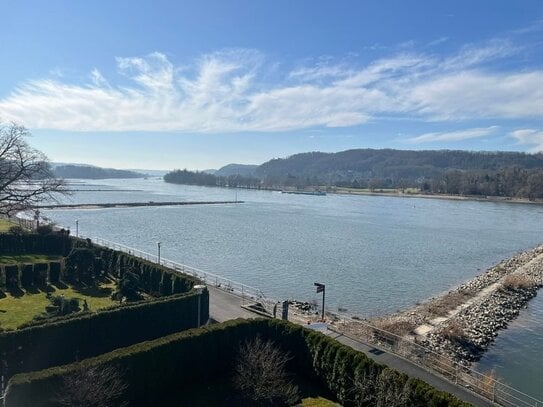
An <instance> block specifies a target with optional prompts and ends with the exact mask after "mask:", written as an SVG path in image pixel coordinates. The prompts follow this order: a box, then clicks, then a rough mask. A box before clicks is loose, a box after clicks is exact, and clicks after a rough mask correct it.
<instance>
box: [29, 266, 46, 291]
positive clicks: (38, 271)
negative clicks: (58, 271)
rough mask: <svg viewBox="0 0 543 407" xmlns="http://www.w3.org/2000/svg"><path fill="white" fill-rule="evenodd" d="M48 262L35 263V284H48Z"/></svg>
mask: <svg viewBox="0 0 543 407" xmlns="http://www.w3.org/2000/svg"><path fill="white" fill-rule="evenodd" d="M48 269H49V264H48V263H35V264H34V272H33V283H34V285H35V286H38V287H40V286H44V285H47V274H48V273H47V271H48Z"/></svg>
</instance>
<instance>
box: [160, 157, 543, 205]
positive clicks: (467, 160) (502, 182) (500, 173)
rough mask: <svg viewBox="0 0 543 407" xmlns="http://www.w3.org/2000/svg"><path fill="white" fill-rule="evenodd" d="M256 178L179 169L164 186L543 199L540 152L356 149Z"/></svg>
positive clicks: (265, 167)
mask: <svg viewBox="0 0 543 407" xmlns="http://www.w3.org/2000/svg"><path fill="white" fill-rule="evenodd" d="M252 173H253V174H254V176H245V177H244V176H240V175H236V176H232V175H231V176H230V177H217V176H213V175H210V174H203V173H191V172H190V171H186V170H185V171H177V172H175V173H170V174H168V176H167V178H166V177H165V180H166V181H168V182H179V183H192V184H199V185H216V186H243V187H255V188H256V187H258V188H277V189H281V188H284V187H296V188H306V187H315V186H320V187H323V186H324V187H334V186H335V187H348V188H361V189H369V190H376V189H385V188H387V189H388V188H397V189H403V190H405V189H406V188H416V189H417V190H420V191H421V192H426V193H438V194H453V195H484V196H502V197H523V198H530V199H534V198H543V154H527V153H518V152H470V151H451V150H439V151H408V150H390V149H386V150H372V149H359V150H348V151H342V152H338V153H321V152H312V153H303V154H296V155H293V156H291V157H288V158H284V159H274V160H271V161H268V162H266V163H264V164H262V165H260V166H259V167H257V168H256V169H254V170H253V172H252Z"/></svg>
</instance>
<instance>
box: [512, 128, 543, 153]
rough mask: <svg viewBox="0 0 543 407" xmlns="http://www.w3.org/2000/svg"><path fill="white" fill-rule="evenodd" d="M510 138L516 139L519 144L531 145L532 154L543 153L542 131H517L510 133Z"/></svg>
mask: <svg viewBox="0 0 543 407" xmlns="http://www.w3.org/2000/svg"><path fill="white" fill-rule="evenodd" d="M510 136H511V137H513V138H514V139H516V140H517V142H518V143H519V144H525V145H531V146H532V148H531V151H532V152H541V151H543V130H536V129H518V130H515V131H512V132H511V133H510Z"/></svg>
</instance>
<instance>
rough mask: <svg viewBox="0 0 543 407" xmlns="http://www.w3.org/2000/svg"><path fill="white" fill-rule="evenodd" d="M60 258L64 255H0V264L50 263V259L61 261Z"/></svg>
mask: <svg viewBox="0 0 543 407" xmlns="http://www.w3.org/2000/svg"><path fill="white" fill-rule="evenodd" d="M60 259H62V257H60V256H48V255H46V254H19V255H15V256H11V255H0V264H20V263H49V262H50V261H59V260H60Z"/></svg>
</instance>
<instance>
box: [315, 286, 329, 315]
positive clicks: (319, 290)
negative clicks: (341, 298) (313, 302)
mask: <svg viewBox="0 0 543 407" xmlns="http://www.w3.org/2000/svg"><path fill="white" fill-rule="evenodd" d="M314 285H315V287H317V293H322V317H321V319H322V321H323V322H324V296H325V294H326V286H325V285H324V284H321V283H315V284H314Z"/></svg>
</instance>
